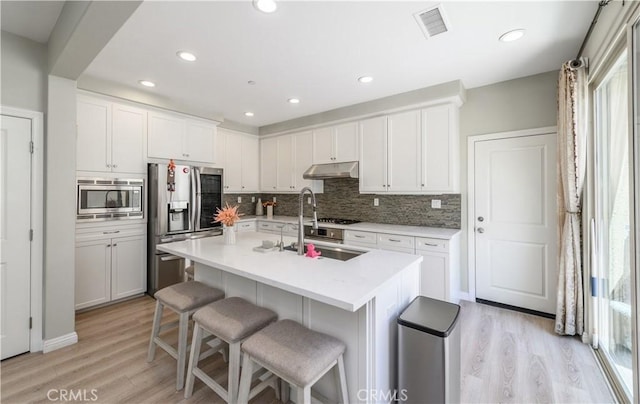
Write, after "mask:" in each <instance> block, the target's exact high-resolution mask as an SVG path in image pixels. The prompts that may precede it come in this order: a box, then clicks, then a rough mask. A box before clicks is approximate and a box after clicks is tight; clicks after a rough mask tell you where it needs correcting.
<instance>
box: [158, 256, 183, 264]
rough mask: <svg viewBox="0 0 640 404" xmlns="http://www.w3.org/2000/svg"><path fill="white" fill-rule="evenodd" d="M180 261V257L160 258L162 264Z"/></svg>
mask: <svg viewBox="0 0 640 404" xmlns="http://www.w3.org/2000/svg"><path fill="white" fill-rule="evenodd" d="M181 259H182V257H178V256H175V255H169V256H167V257H160V261H163V262H167V261H177V260H181Z"/></svg>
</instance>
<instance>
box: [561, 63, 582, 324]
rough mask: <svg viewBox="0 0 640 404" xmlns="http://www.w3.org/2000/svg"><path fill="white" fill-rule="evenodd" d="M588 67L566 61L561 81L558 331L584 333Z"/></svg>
mask: <svg viewBox="0 0 640 404" xmlns="http://www.w3.org/2000/svg"><path fill="white" fill-rule="evenodd" d="M585 75H586V73H585V68H584V67H580V68H576V69H574V68H572V67H571V62H566V63H564V64H563V65H562V69H561V70H560V78H559V82H558V211H559V212H558V226H559V229H558V230H559V236H560V249H559V261H558V264H559V267H558V268H559V275H558V303H557V308H556V326H555V331H556V333H558V334H562V335H576V334H578V335H582V333H583V331H584V293H583V284H582V260H581V243H580V237H581V228H580V222H581V213H580V208H581V199H582V188H583V184H584V175H585V162H586V120H587V115H586V104H587V101H586V94H587V88H586V78H585Z"/></svg>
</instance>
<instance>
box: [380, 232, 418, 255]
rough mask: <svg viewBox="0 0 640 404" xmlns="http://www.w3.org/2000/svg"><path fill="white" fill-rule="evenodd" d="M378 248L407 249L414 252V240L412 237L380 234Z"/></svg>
mask: <svg viewBox="0 0 640 404" xmlns="http://www.w3.org/2000/svg"><path fill="white" fill-rule="evenodd" d="M378 246H380V248H384V247H392V248H394V249H395V248H402V249H405V248H406V249H410V250H412V251H413V249H414V238H413V237H411V236H399V235H397V234H378Z"/></svg>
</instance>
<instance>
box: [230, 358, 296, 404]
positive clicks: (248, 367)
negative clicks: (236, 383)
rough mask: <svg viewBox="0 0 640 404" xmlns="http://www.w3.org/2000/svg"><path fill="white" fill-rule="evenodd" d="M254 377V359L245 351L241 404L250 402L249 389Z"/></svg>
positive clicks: (240, 390) (239, 390) (239, 396)
mask: <svg viewBox="0 0 640 404" xmlns="http://www.w3.org/2000/svg"><path fill="white" fill-rule="evenodd" d="M252 378H253V361H252V360H251V357H250V356H249V355H248V354H246V353H245V354H244V359H243V360H242V378H241V379H240V388H239V389H238V403H239V404H247V403H248V402H249V390H250V388H251V379H252ZM285 402H286V401H285Z"/></svg>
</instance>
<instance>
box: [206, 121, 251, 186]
mask: <svg viewBox="0 0 640 404" xmlns="http://www.w3.org/2000/svg"><path fill="white" fill-rule="evenodd" d="M216 144H217V146H218V149H219V150H221V151H222V152H223V153H221V154H224V161H223V162H222V164H221V165H222V166H223V167H224V192H237V193H241V192H258V191H259V186H258V159H259V150H258V148H259V143H258V138H257V137H256V136H251V135H244V134H238V133H234V132H230V131H228V130H225V129H218V136H217V137H216ZM217 162H219V160H217Z"/></svg>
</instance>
